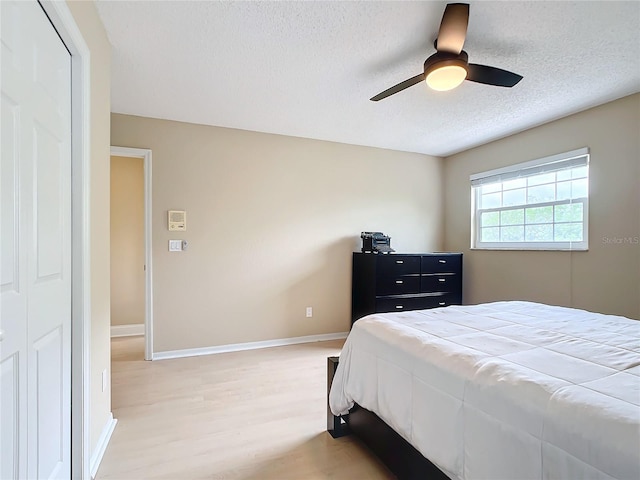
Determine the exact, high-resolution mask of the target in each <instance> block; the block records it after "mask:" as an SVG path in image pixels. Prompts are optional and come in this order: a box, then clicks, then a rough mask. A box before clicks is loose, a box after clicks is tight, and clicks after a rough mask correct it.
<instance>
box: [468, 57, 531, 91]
mask: <svg viewBox="0 0 640 480" xmlns="http://www.w3.org/2000/svg"><path fill="white" fill-rule="evenodd" d="M467 72H468V73H467V80H470V81H472V82H477V83H485V84H487V85H495V86H498V87H513V86H514V85H515V84H517V83H518V82H519V81H520V80H522V75H518V74H517V73H513V72H508V71H506V70H502V69H501V68H496V67H489V66H487V65H478V64H475V63H470V64H469V67H468V68H467Z"/></svg>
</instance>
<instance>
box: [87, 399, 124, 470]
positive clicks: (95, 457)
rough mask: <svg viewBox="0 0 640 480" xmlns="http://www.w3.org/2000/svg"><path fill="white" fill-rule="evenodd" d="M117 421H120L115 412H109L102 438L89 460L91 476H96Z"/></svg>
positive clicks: (99, 439)
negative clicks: (115, 416)
mask: <svg viewBox="0 0 640 480" xmlns="http://www.w3.org/2000/svg"><path fill="white" fill-rule="evenodd" d="M116 423H118V420H116V419H115V418H113V414H112V413H111V412H109V419H108V420H107V423H105V424H104V428H103V429H102V433H101V434H100V438H98V444H97V445H96V449H95V450H94V451H93V453H92V454H91V460H89V471H90V472H91V478H96V473H98V467H100V462H102V457H104V452H105V451H106V450H107V445H109V440H111V435H113V430H114V429H115V428H116Z"/></svg>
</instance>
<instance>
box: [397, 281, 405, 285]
mask: <svg viewBox="0 0 640 480" xmlns="http://www.w3.org/2000/svg"><path fill="white" fill-rule="evenodd" d="M396 283H397V284H398V285H402V284H403V283H404V282H403V281H402V280H396Z"/></svg>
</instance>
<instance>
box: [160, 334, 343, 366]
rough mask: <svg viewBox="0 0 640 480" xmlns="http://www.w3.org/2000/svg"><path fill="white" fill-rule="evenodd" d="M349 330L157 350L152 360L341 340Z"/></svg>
mask: <svg viewBox="0 0 640 480" xmlns="http://www.w3.org/2000/svg"><path fill="white" fill-rule="evenodd" d="M348 334H349V332H338V333H324V334H321V335H307V336H304V337H291V338H277V339H275V340H265V341H262V342H248V343H232V344H229V345H218V346H215V347H203V348H188V349H185V350H169V351H166V352H155V353H154V354H153V356H152V360H167V359H169V358H183V357H196V356H198V355H211V354H214V353H227V352H239V351H241V350H256V349H258V348H269V347H282V346H284V345H295V344H298V343H312V342H324V341H327V340H341V339H343V338H347V335H348Z"/></svg>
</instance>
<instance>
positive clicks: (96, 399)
mask: <svg viewBox="0 0 640 480" xmlns="http://www.w3.org/2000/svg"><path fill="white" fill-rule="evenodd" d="M67 4H68V5H69V9H70V10H71V13H72V15H73V17H74V19H75V21H76V23H77V25H78V27H79V29H80V32H81V33H82V36H83V37H84V40H85V42H86V43H87V45H88V47H89V49H90V51H91V77H90V78H91V99H90V102H91V103H90V111H91V133H90V136H91V138H90V142H91V145H90V148H91V152H90V153H91V167H90V175H91V180H90V182H91V183H90V193H89V195H90V209H91V212H90V215H91V219H90V224H91V226H90V229H91V230H90V235H91V241H90V249H91V413H90V414H91V425H90V430H91V452H92V453H93V451H94V450H95V447H96V445H97V443H98V438H99V436H100V433H101V432H102V429H103V428H104V426H105V424H106V422H107V421H108V420H109V415H110V412H111V388H110V386H108V387H107V389H106V391H104V392H103V391H102V388H101V387H102V381H101V380H102V377H101V376H102V371H103V370H107V372H110V361H111V359H110V343H109V337H110V335H109V316H110V313H109V156H110V153H109V149H110V147H109V128H110V127H109V112H110V110H111V92H110V78H111V73H110V72H111V45H110V44H109V41H108V39H107V35H106V32H105V30H104V27H103V26H102V23H101V21H100V18H99V16H98V12H97V10H96V7H95V4H94V2H92V1H90V2H85V1H67Z"/></svg>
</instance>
